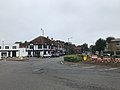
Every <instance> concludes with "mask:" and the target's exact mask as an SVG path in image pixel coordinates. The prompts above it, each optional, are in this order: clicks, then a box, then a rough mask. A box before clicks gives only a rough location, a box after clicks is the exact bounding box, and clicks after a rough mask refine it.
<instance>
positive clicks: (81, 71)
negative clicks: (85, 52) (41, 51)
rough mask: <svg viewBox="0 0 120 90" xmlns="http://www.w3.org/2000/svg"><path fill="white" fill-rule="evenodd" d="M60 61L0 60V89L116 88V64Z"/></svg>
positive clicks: (119, 83)
mask: <svg viewBox="0 0 120 90" xmlns="http://www.w3.org/2000/svg"><path fill="white" fill-rule="evenodd" d="M61 61H63V58H62V57H60V58H46V59H35V58H31V59H30V60H28V61H5V60H3V61H0V90H120V68H111V67H107V66H98V65H97V66H96V65H89V64H80V65H77V64H76V65H66V64H64V62H61Z"/></svg>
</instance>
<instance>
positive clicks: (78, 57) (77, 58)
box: [64, 55, 82, 62]
mask: <svg viewBox="0 0 120 90" xmlns="http://www.w3.org/2000/svg"><path fill="white" fill-rule="evenodd" d="M81 60H82V56H81V55H66V56H64V61H68V62H79V61H81Z"/></svg>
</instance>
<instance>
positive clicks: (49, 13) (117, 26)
mask: <svg viewBox="0 0 120 90" xmlns="http://www.w3.org/2000/svg"><path fill="white" fill-rule="evenodd" d="M41 28H42V29H43V30H44V32H45V36H49V37H50V38H54V39H59V40H63V41H68V38H71V37H72V38H71V39H70V42H72V43H74V44H77V45H79V44H83V43H88V44H94V43H95V41H96V40H97V39H99V38H103V39H105V38H106V37H109V36H113V37H116V38H120V0H0V42H2V41H4V42H16V41H26V40H27V41H30V40H32V39H34V38H36V37H38V36H40V35H41V34H42V33H41Z"/></svg>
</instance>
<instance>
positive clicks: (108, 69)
mask: <svg viewBox="0 0 120 90" xmlns="http://www.w3.org/2000/svg"><path fill="white" fill-rule="evenodd" d="M116 69H118V68H107V69H102V70H100V71H112V70H116Z"/></svg>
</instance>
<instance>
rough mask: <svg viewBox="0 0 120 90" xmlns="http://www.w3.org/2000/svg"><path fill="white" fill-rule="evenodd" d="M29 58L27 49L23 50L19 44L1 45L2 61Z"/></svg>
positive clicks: (0, 54) (0, 55)
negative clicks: (4, 59) (11, 58)
mask: <svg viewBox="0 0 120 90" xmlns="http://www.w3.org/2000/svg"><path fill="white" fill-rule="evenodd" d="M24 56H27V52H26V48H23V47H22V48H21V47H20V45H19V44H12V43H11V44H5V43H2V44H1V45H0V59H1V57H24Z"/></svg>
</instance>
